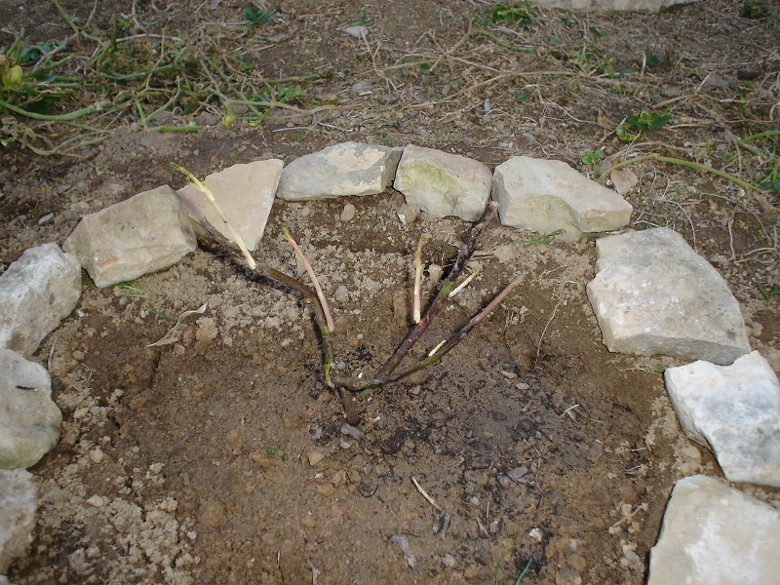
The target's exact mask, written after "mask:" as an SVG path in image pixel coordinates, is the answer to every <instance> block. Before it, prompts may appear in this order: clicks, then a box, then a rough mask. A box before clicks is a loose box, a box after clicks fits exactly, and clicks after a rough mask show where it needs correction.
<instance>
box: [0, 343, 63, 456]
mask: <svg viewBox="0 0 780 585" xmlns="http://www.w3.org/2000/svg"><path fill="white" fill-rule="evenodd" d="M61 424H62V413H61V412H60V409H59V408H57V405H56V404H54V402H53V401H52V399H51V378H50V377H49V372H47V371H46V369H45V368H44V367H42V366H40V365H38V364H36V363H33V362H28V361H27V360H26V359H24V358H23V357H22V356H21V355H19V354H18V353H16V352H15V351H12V350H10V349H0V469H17V468H22V469H26V468H27V467H32V466H33V465H35V464H36V463H38V461H39V460H40V459H41V457H43V456H44V455H45V454H46V453H48V452H49V451H51V450H52V449H53V448H54V446H55V445H56V444H57V441H59V438H60V425H61Z"/></svg>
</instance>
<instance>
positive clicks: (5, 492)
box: [0, 469, 38, 582]
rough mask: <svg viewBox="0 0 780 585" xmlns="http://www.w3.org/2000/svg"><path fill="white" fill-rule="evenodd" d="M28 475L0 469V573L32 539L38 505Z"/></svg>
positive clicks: (33, 486)
mask: <svg viewBox="0 0 780 585" xmlns="http://www.w3.org/2000/svg"><path fill="white" fill-rule="evenodd" d="M32 477H33V476H32V474H31V473H29V472H27V471H25V470H24V469H14V470H13V471H7V470H0V573H5V572H6V571H7V570H8V567H9V566H10V565H11V561H12V560H13V559H15V558H16V557H19V556H21V555H22V554H24V552H25V551H26V550H27V547H28V546H29V545H30V543H31V542H32V539H33V534H32V532H33V528H34V527H35V511H36V509H37V508H38V502H37V500H36V490H35V484H33V481H32ZM0 582H1V581H0Z"/></svg>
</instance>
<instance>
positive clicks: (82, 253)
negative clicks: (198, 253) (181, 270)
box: [63, 185, 198, 287]
mask: <svg viewBox="0 0 780 585" xmlns="http://www.w3.org/2000/svg"><path fill="white" fill-rule="evenodd" d="M197 245H198V244H197V241H196V240H195V233H194V231H193V229H192V224H191V223H190V219H189V217H187V211H186V210H185V209H184V206H183V205H182V203H181V201H180V200H179V197H178V196H177V195H176V193H175V192H174V190H173V189H171V188H170V187H169V186H168V185H164V186H162V187H157V188H156V189H152V190H151V191H144V192H143V193H139V194H138V195H135V196H134V197H131V198H130V199H128V200H127V201H123V202H121V203H117V204H116V205H112V206H111V207H107V208H106V209H103V210H101V211H98V212H97V213H93V214H90V215H87V216H85V217H84V218H82V220H81V221H80V222H79V224H78V225H77V226H76V229H75V230H73V233H72V234H71V235H70V237H69V238H68V239H67V240H65V245H64V246H63V248H64V249H65V251H66V252H70V253H71V254H73V255H74V256H76V258H78V259H79V262H81V265H82V266H83V267H84V268H86V270H87V272H89V275H90V276H91V277H92V280H94V281H95V284H96V285H97V286H99V287H106V286H111V285H112V284H116V283H117V282H123V281H126V280H132V279H134V278H138V277H139V276H142V275H144V274H148V273H150V272H156V271H158V270H162V269H163V268H168V267H169V266H171V265H173V264H175V263H176V262H178V261H179V260H181V259H182V258H183V257H184V256H186V255H187V254H189V253H190V252H192V251H193V250H194V249H195V248H196V247H197Z"/></svg>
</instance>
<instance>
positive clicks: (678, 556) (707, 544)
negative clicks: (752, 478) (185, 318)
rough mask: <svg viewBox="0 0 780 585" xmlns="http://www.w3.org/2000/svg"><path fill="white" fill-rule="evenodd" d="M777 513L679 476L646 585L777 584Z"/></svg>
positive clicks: (707, 481) (719, 485) (699, 479)
mask: <svg viewBox="0 0 780 585" xmlns="http://www.w3.org/2000/svg"><path fill="white" fill-rule="evenodd" d="M778 551H780V512H778V511H777V510H775V509H774V508H771V507H770V506H768V505H766V504H764V503H763V502H760V501H758V500H756V499H754V498H751V497H749V496H746V495H745V494H743V493H742V492H740V491H738V490H735V489H733V488H730V487H729V486H728V485H727V484H726V483H725V482H723V481H721V480H717V479H714V478H711V477H705V476H703V475H695V476H693V477H686V478H684V479H681V480H679V481H678V482H677V483H676V484H675V486H674V490H673V491H672V497H671V499H670V500H669V504H668V505H667V507H666V513H665V514H664V521H663V526H662V528H661V534H660V536H659V538H658V542H657V543H656V545H655V546H654V547H653V548H652V550H651V551H650V572H649V578H648V580H647V585H677V584H679V585H737V584H739V585H742V584H747V583H750V585H777V583H778V576H780V555H778Z"/></svg>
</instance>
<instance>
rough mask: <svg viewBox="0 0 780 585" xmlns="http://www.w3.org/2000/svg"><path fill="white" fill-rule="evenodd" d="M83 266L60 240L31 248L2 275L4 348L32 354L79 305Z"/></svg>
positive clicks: (1, 345)
mask: <svg viewBox="0 0 780 585" xmlns="http://www.w3.org/2000/svg"><path fill="white" fill-rule="evenodd" d="M80 296H81V266H80V265H79V262H78V260H76V258H75V257H74V256H72V255H71V254H65V253H63V251H62V250H60V248H59V246H57V245H56V244H44V245H42V246H38V247H36V248H30V249H29V250H25V252H24V253H23V254H22V255H21V256H20V257H19V259H18V260H17V261H16V262H14V263H12V264H11V265H10V266H9V267H8V269H7V270H6V271H5V272H4V273H3V274H2V276H0V307H2V308H3V310H2V311H0V348H8V349H13V350H15V351H18V352H19V353H21V354H24V355H30V354H32V353H33V352H34V351H35V350H36V349H38V346H39V345H40V343H41V341H43V339H44V338H45V337H46V336H47V335H48V334H49V333H51V332H52V331H53V330H54V329H55V328H56V327H57V326H58V325H59V324H60V321H62V320H63V319H64V318H65V317H67V316H68V315H69V314H70V312H71V311H72V310H73V309H74V308H75V307H76V304H77V303H78V302H79V297H80Z"/></svg>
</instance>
